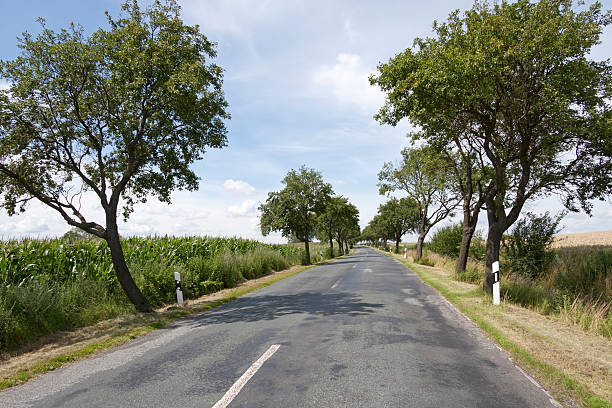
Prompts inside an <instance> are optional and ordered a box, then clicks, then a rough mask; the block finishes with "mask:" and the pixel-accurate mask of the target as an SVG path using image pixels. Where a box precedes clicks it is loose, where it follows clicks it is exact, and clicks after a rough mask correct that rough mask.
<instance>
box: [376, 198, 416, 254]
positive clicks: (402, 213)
mask: <svg viewBox="0 0 612 408" xmlns="http://www.w3.org/2000/svg"><path fill="white" fill-rule="evenodd" d="M378 214H379V215H380V217H381V220H382V223H383V224H384V228H385V229H386V231H387V232H388V234H389V236H391V237H392V238H393V241H395V252H396V253H397V252H399V245H400V242H401V241H402V237H403V236H404V234H407V233H408V232H411V231H412V232H414V231H416V230H417V229H418V225H419V206H418V204H417V203H416V202H415V201H414V200H413V199H410V198H401V199H399V200H398V199H397V198H392V199H390V200H389V201H387V202H386V203H384V204H381V205H380V206H379V207H378Z"/></svg>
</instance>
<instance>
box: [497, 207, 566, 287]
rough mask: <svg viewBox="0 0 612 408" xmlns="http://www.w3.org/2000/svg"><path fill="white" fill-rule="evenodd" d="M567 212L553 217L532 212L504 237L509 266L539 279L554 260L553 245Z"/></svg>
mask: <svg viewBox="0 0 612 408" xmlns="http://www.w3.org/2000/svg"><path fill="white" fill-rule="evenodd" d="M563 216H564V214H563V213H562V214H560V215H558V216H556V217H552V216H550V215H549V214H548V212H547V213H546V214H544V215H542V216H536V215H534V214H531V213H528V214H527V216H526V217H524V218H522V219H521V220H519V221H518V222H517V223H516V226H515V227H514V229H513V230H512V231H511V233H510V234H509V235H508V236H507V237H506V239H505V240H504V248H505V260H506V262H505V266H506V267H507V268H509V269H510V270H512V271H513V272H514V273H518V274H519V275H522V276H525V277H528V278H530V279H537V278H538V277H539V276H540V275H541V274H542V273H543V272H544V271H545V270H546V269H548V267H549V266H550V264H551V263H552V261H553V259H554V257H555V253H554V251H552V250H551V249H550V246H551V244H552V242H553V239H554V237H553V236H554V235H555V234H556V233H557V232H558V231H559V229H558V225H559V222H561V219H562V218H563Z"/></svg>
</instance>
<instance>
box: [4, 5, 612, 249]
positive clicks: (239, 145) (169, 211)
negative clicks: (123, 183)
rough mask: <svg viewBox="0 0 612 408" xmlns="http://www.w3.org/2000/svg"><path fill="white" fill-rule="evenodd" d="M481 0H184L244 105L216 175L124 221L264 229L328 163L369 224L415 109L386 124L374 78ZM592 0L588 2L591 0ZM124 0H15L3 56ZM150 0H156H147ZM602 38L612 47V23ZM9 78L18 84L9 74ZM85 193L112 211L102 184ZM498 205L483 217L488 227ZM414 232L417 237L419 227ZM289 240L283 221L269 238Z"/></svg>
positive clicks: (574, 219) (193, 228) (11, 226)
mask: <svg viewBox="0 0 612 408" xmlns="http://www.w3.org/2000/svg"><path fill="white" fill-rule="evenodd" d="M472 3H473V2H472V1H471V0H452V1H451V0H431V1H428V2H426V3H421V2H419V5H418V6H417V5H416V4H417V3H416V2H400V1H377V2H373V1H350V0H346V1H343V0H338V1H305V0H304V1H286V0H275V1H273V0H258V1H257V0H252V1H251V0H249V1H247V0H234V1H232V0H213V1H202V0H182V1H180V4H181V5H182V7H183V10H182V17H183V19H184V20H185V21H186V22H187V23H188V24H199V26H200V30H201V31H202V32H203V33H204V34H205V35H206V36H208V38H209V39H210V40H212V41H215V42H217V43H218V58H217V59H216V63H217V64H218V65H220V66H221V67H223V68H224V69H225V81H224V90H225V92H226V98H227V100H228V102H229V111H230V113H231V115H232V119H231V120H230V121H229V122H228V129H229V133H228V141H229V144H228V146H227V147H226V148H224V149H221V150H214V151H210V152H208V153H207V154H206V155H205V158H204V160H202V161H201V162H198V163H196V164H195V166H194V168H195V170H196V173H197V174H198V175H199V176H200V177H202V182H201V184H200V189H199V191H197V192H193V193H191V192H177V193H176V194H174V200H173V204H172V205H170V206H168V205H166V204H162V203H158V202H156V201H155V200H150V201H149V202H148V203H147V204H145V205H139V206H137V208H136V211H135V212H134V214H133V215H132V217H131V218H130V220H129V222H128V223H126V224H123V225H122V226H121V227H120V228H121V232H122V233H123V234H124V235H131V234H166V233H167V234H173V235H194V234H197V235H224V236H242V237H248V238H255V239H263V238H262V237H261V234H260V233H259V228H258V221H259V220H258V216H257V212H256V207H257V205H258V203H259V202H262V201H265V198H266V196H267V193H268V192H269V191H277V190H279V189H280V188H281V187H282V186H281V179H282V178H283V177H284V175H285V174H286V173H287V171H288V170H290V169H292V168H298V167H299V166H300V165H302V164H305V165H306V166H308V167H311V168H314V169H316V170H318V171H320V172H322V174H323V177H324V179H325V180H326V181H328V182H330V183H331V184H332V186H333V188H334V191H335V192H336V193H338V194H342V195H344V196H346V197H348V198H349V199H350V201H351V202H353V203H354V204H356V205H357V207H358V208H359V210H360V213H361V225H362V227H363V226H365V225H366V224H367V222H368V221H369V220H370V219H371V218H372V217H373V216H374V215H375V213H376V209H377V207H378V205H379V204H380V203H382V202H384V201H385V197H382V196H379V195H378V190H377V187H376V183H377V174H378V171H379V170H380V168H381V167H382V164H383V163H384V162H385V161H396V160H398V159H399V152H400V150H401V148H402V147H404V146H407V145H408V144H409V141H408V139H407V138H406V137H405V135H406V133H407V132H408V131H409V130H410V124H409V123H408V122H406V121H405V122H403V123H400V124H399V125H398V126H397V127H395V128H393V127H390V126H386V125H385V126H381V125H379V124H378V123H377V122H376V121H375V120H374V119H373V118H372V117H373V115H374V113H375V112H376V111H377V109H378V108H379V107H380V106H381V105H382V103H383V101H384V96H383V95H382V94H381V93H380V92H379V91H378V90H377V89H376V88H373V87H371V86H370V85H369V83H368V81H367V77H368V75H369V74H371V73H374V72H375V70H376V65H377V64H378V63H380V62H384V61H386V60H387V59H389V58H390V57H392V56H394V55H395V54H396V53H398V52H400V51H402V50H404V49H405V48H407V47H410V46H411V45H412V42H413V40H414V38H415V37H423V36H428V35H431V25H432V22H433V21H434V20H436V19H437V20H445V19H446V16H447V15H448V13H449V12H450V11H452V10H453V9H456V8H458V9H461V10H466V9H468V8H470V7H471V6H472ZM587 3H588V2H587ZM604 3H605V2H604ZM120 4H121V2H120V1H116V0H100V1H95V2H82V1H60V0H57V1H49V0H47V1H23V2H14V1H10V2H9V1H5V0H3V4H2V10H3V11H4V19H3V24H2V25H1V26H0V36H1V37H0V38H1V39H2V41H0V59H4V60H7V59H13V58H15V57H16V56H17V55H18V53H19V50H18V48H17V41H16V37H17V36H18V35H20V34H21V33H22V32H23V31H24V30H27V31H29V32H30V33H33V34H34V33H38V32H39V30H40V29H39V26H38V24H37V23H36V22H35V20H36V18H37V17H39V16H40V17H43V18H45V19H46V21H47V25H48V26H49V27H50V28H52V29H60V28H63V27H67V26H68V25H69V24H70V22H71V21H74V22H76V23H80V24H81V25H83V27H85V29H86V31H87V32H92V31H94V30H95V29H97V28H98V27H106V19H105V15H104V11H105V10H108V11H109V12H110V13H111V15H113V16H117V15H118V14H119V10H120ZM141 4H146V3H141ZM602 40H603V43H602V44H601V45H599V46H598V47H597V48H596V49H594V50H593V53H592V56H593V58H595V59H605V58H610V57H611V56H612V30H610V28H608V29H607V30H606V31H605V33H604V35H603V37H602ZM0 86H6V84H0ZM85 206H86V207H87V208H88V209H87V212H88V214H90V215H91V217H92V218H95V219H96V220H100V221H101V220H102V219H103V217H102V212H101V209H100V208H99V206H97V205H96V202H95V199H94V198H93V197H87V199H86V200H85ZM561 209H562V207H561V205H560V204H559V200H558V199H557V198H556V197H551V198H548V199H544V200H540V201H538V202H535V203H530V204H529V205H528V206H527V208H526V209H525V211H533V212H544V211H551V212H553V213H554V212H558V211H560V210H561ZM484 218H485V217H484V216H483V217H481V225H480V227H481V228H485V227H486V224H485V220H484ZM562 224H563V225H564V226H565V230H564V232H566V233H571V232H587V231H599V230H612V205H611V204H610V202H609V201H605V202H600V203H597V204H596V206H595V209H594V212H593V217H588V216H586V215H584V214H570V215H568V216H567V217H566V218H565V220H564V221H563V222H562ZM67 230H68V226H67V225H66V224H65V223H64V222H63V220H62V219H61V218H60V217H59V215H56V214H55V213H54V212H52V211H51V210H47V209H45V208H44V207H42V206H41V205H38V204H32V205H31V206H30V207H29V209H28V212H27V213H26V215H25V216H23V215H22V216H16V217H8V216H7V215H6V214H5V213H3V212H0V237H4V238H8V237H21V236H54V235H61V234H63V233H64V232H65V231H67ZM407 239H410V237H407ZM266 240H268V241H282V239H281V237H280V236H279V235H272V236H269V237H267V238H266Z"/></svg>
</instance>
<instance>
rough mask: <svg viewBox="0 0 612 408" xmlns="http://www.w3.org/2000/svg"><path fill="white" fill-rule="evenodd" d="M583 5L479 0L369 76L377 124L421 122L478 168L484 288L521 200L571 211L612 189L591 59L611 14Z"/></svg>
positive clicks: (597, 67) (602, 96) (600, 72)
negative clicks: (554, 201)
mask: <svg viewBox="0 0 612 408" xmlns="http://www.w3.org/2000/svg"><path fill="white" fill-rule="evenodd" d="M579 4H580V2H579ZM576 8H577V7H576ZM580 8H581V10H576V9H575V7H574V2H573V1H571V0H538V1H530V0H517V1H514V2H510V1H502V2H495V3H492V2H483V1H478V2H475V3H474V6H473V7H472V9H471V10H468V11H466V12H465V13H460V12H459V11H458V10H457V11H454V12H452V13H451V14H450V15H449V16H448V19H447V21H445V22H442V23H437V22H436V23H434V26H433V30H434V36H433V37H431V38H416V39H415V41H414V46H413V47H412V48H408V49H406V50H404V51H403V52H400V53H399V54H397V55H396V56H395V57H393V58H392V59H390V60H389V61H388V62H386V63H382V64H380V65H379V66H378V75H376V76H373V77H371V78H370V82H371V83H372V84H373V85H378V86H379V87H380V88H381V89H382V90H383V91H384V92H385V93H386V96H387V98H386V102H385V105H384V106H383V107H382V108H381V109H380V111H379V112H378V114H377V119H378V120H379V121H380V122H382V123H387V124H391V125H396V124H398V123H399V122H400V121H401V120H402V119H404V118H407V119H409V120H410V122H411V123H412V124H413V125H415V126H416V127H419V128H420V129H421V130H422V131H421V132H420V133H419V134H418V135H416V138H419V139H421V140H424V141H426V142H427V143H428V145H430V146H435V147H437V148H439V149H440V150H441V151H454V152H461V151H463V152H467V155H466V156H465V157H466V158H469V160H470V163H477V164H478V166H479V167H480V173H481V174H482V175H484V176H485V177H484V178H482V179H481V181H482V185H480V184H479V185H478V190H479V192H482V193H484V197H483V196H480V197H479V199H483V201H484V204H485V205H486V208H487V212H488V214H489V217H488V220H489V222H490V225H489V229H488V231H489V233H488V236H487V247H488V248H489V251H488V254H487V259H486V264H487V268H486V269H485V271H486V272H485V273H486V279H485V280H484V285H485V286H486V287H487V288H488V289H490V288H491V286H492V281H493V279H492V272H491V264H492V262H493V261H495V260H497V257H498V255H499V254H498V252H499V248H500V242H501V238H502V234H503V233H504V232H505V231H506V230H508V228H510V227H511V226H512V225H513V224H514V222H515V221H516V220H517V219H518V218H519V216H520V214H521V211H522V209H523V206H524V205H525V202H526V201H527V200H529V199H532V198H535V197H538V196H541V195H544V194H547V193H550V192H555V193H557V194H559V195H562V196H563V197H564V201H565V205H566V207H567V208H568V209H570V210H578V208H579V207H582V208H583V209H584V210H586V211H589V210H590V204H589V202H588V200H590V199H593V198H598V197H599V198H601V197H605V196H606V195H607V194H610V193H611V190H612V187H611V186H612V171H610V170H611V169H612V150H611V149H610V147H611V146H610V143H609V142H608V141H609V139H610V138H609V135H610V118H611V117H612V111H611V105H610V103H609V102H610V99H611V96H612V86H610V84H611V83H612V69H611V66H610V61H609V60H606V61H593V60H591V59H589V53H590V52H591V49H592V48H593V47H594V46H596V45H597V44H598V43H599V42H600V37H601V34H602V32H603V30H604V28H605V27H606V26H608V25H610V23H611V22H612V11H610V10H605V9H604V8H603V6H602V4H601V3H600V2H594V3H593V4H592V5H590V6H589V7H585V8H582V7H580ZM577 78H578V79H577ZM466 163H467V162H466ZM471 167H472V166H471V165H468V166H465V167H464V168H465V169H470V168H471ZM387 173H388V172H387ZM487 173H488V175H487ZM477 178H479V179H480V177H477ZM458 180H462V181H463V180H464V179H463V177H459V178H458ZM468 184H469V183H465V184H464V186H467V185H468ZM473 186H474V184H472V187H473Z"/></svg>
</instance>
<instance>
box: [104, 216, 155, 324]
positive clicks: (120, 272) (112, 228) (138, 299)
mask: <svg viewBox="0 0 612 408" xmlns="http://www.w3.org/2000/svg"><path fill="white" fill-rule="evenodd" d="M113 221H114V220H113ZM106 242H107V244H108V247H109V249H110V253H111V259H112V260H113V267H114V268H115V274H116V275H117V280H118V281H119V284H120V285H121V287H122V288H123V290H124V291H125V294H126V295H127V297H128V299H130V301H131V302H132V303H133V304H134V306H136V309H137V310H138V311H139V312H145V313H150V312H152V311H153V309H152V308H151V305H150V304H149V302H148V301H147V298H145V297H144V295H143V294H142V292H140V289H138V286H136V283H135V282H134V279H132V275H131V274H130V271H129V269H128V267H127V264H126V263H125V256H124V254H123V248H122V247H121V241H120V239H119V230H118V229H117V224H116V223H115V222H111V223H109V222H107V225H106Z"/></svg>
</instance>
